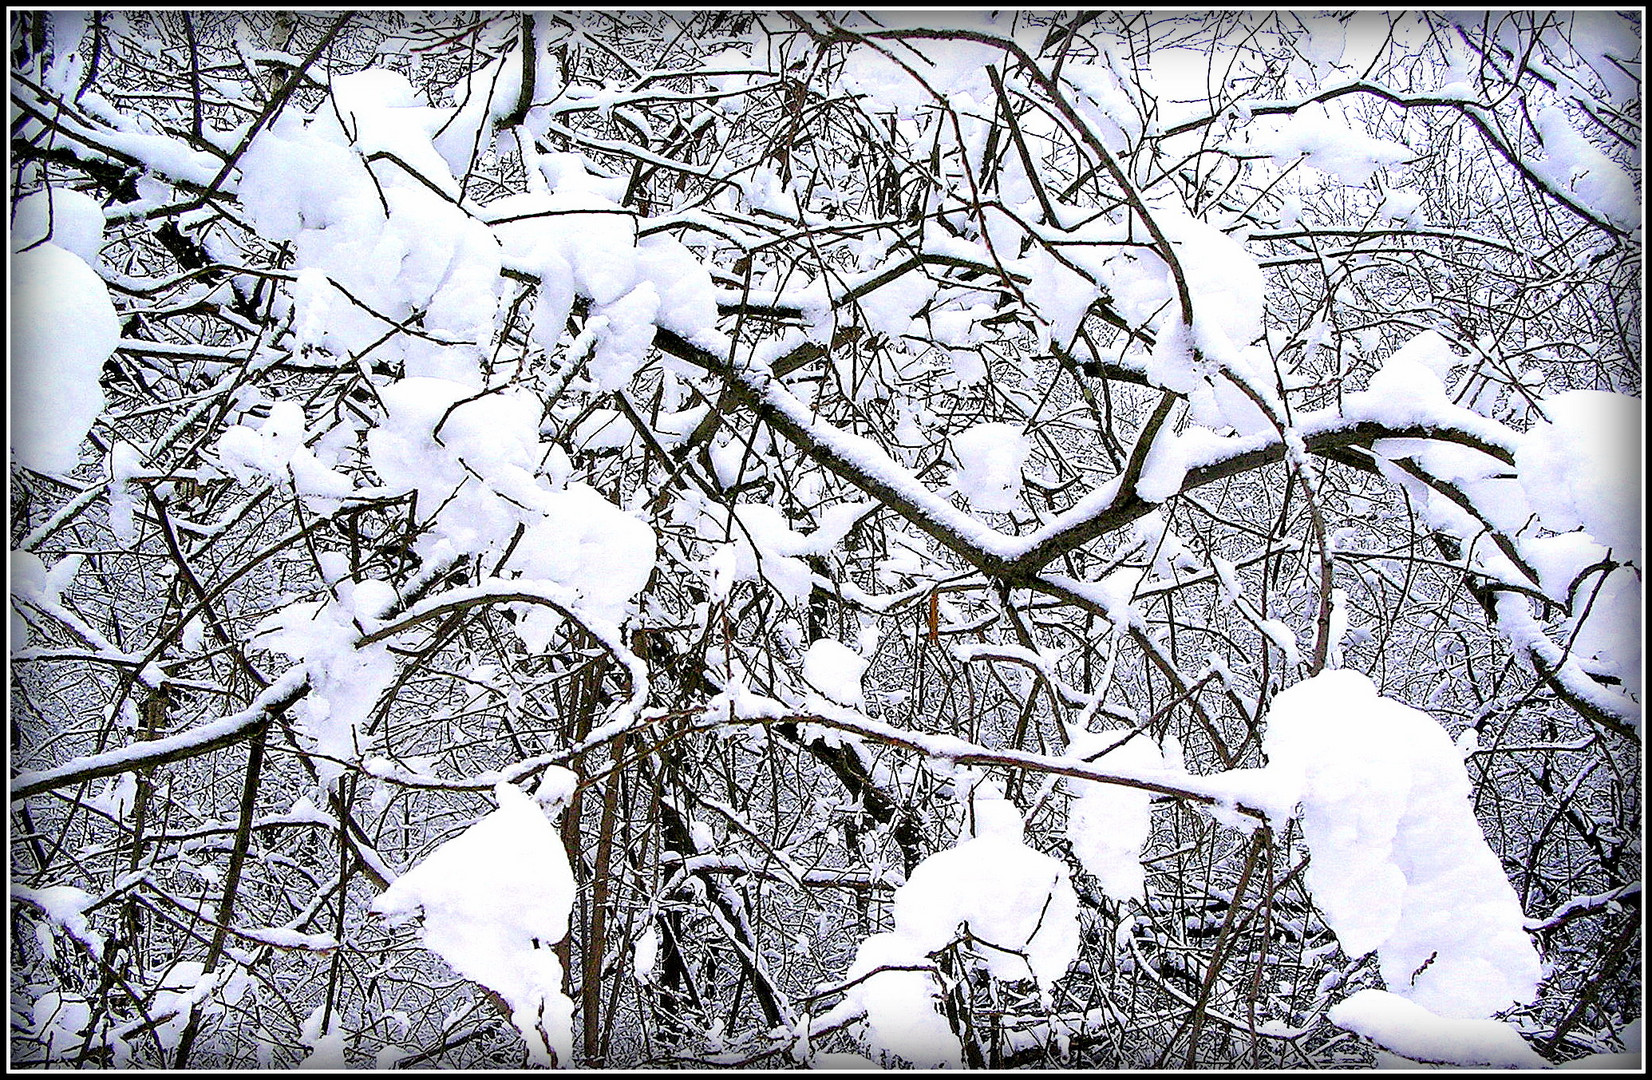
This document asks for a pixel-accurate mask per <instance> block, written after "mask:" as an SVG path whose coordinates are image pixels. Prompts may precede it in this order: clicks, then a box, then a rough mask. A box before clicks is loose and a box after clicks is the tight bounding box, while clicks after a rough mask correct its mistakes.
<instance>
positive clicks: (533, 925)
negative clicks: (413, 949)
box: [370, 783, 574, 1066]
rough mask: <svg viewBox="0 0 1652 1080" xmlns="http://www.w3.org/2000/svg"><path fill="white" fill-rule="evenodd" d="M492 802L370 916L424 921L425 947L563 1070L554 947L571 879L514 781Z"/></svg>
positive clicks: (566, 1043) (563, 856) (538, 814)
mask: <svg viewBox="0 0 1652 1080" xmlns="http://www.w3.org/2000/svg"><path fill="white" fill-rule="evenodd" d="M494 795H495V797H496V798H497V799H498V800H499V809H497V810H495V811H493V812H492V813H490V814H487V815H486V816H484V817H483V818H482V819H481V820H480V821H478V822H476V824H474V825H472V826H471V827H470V828H468V829H466V830H465V831H464V832H462V833H460V834H459V835H458V836H457V837H455V838H453V839H452V840H449V841H447V842H446V843H444V844H442V845H441V846H440V847H438V848H437V849H436V850H435V851H433V852H431V853H430V854H429V855H428V856H426V857H425V859H424V861H423V862H421V863H419V864H418V865H417V866H415V867H413V869H411V870H409V871H408V872H407V873H405V874H403V875H402V876H401V877H399V878H397V879H396V880H395V881H393V882H391V884H390V887H389V888H387V889H386V890H385V891H384V892H382V893H380V894H379V897H378V899H377V900H375V901H373V906H372V907H371V909H370V910H371V911H372V912H373V913H374V914H377V915H380V916H383V917H384V918H385V919H386V920H388V921H389V922H390V923H392V924H399V923H404V922H407V921H408V920H410V919H413V918H415V917H417V916H419V915H421V914H422V915H423V917H424V919H423V923H422V925H421V928H420V932H421V936H422V938H423V940H424V944H425V946H426V947H427V948H429V949H430V950H431V951H433V952H435V953H437V954H438V955H440V956H441V957H442V959H444V960H446V961H447V962H448V964H449V965H451V966H452V968H453V970H454V971H456V972H458V973H459V974H460V975H462V976H464V977H465V978H467V979H472V980H474V981H476V982H479V983H481V984H482V985H483V986H486V987H487V988H488V989H490V990H492V991H493V992H494V993H496V994H498V995H499V996H500V997H501V998H503V999H504V1000H505V1002H506V1003H507V1004H508V1005H509V1006H510V1007H511V1022H512V1023H513V1024H515V1025H516V1027H517V1030H519V1031H520V1032H521V1033H522V1037H523V1038H524V1039H525V1040H526V1041H527V1044H528V1050H529V1053H530V1054H531V1055H532V1060H533V1061H534V1062H535V1063H537V1064H540V1065H549V1066H555V1065H557V1064H559V1063H560V1064H567V1063H568V1061H569V1060H570V1058H571V1057H572V1054H573V1013H574V1004H573V1002H572V1001H570V1000H569V999H568V998H567V996H566V995H564V994H563V993H562V965H561V964H560V963H559V962H558V961H557V958H556V952H555V951H554V949H555V946H556V943H557V942H559V941H561V940H562V939H563V938H564V937H566V936H567V934H568V914H569V912H570V911H571V910H572V907H573V902H574V877H573V872H572V871H571V870H570V869H569V866H568V854H567V851H566V850H565V849H564V848H563V846H562V837H561V835H560V834H559V833H558V832H557V830H556V827H555V826H553V825H552V824H551V822H550V820H549V819H547V818H546V816H545V813H544V811H542V810H541V809H540V807H539V805H538V804H536V803H535V801H534V800H533V799H532V798H531V797H529V796H528V795H527V794H525V793H524V792H522V791H520V790H519V789H517V788H516V787H513V786H512V785H510V784H508V783H501V784H500V785H499V786H498V787H497V788H495V789H494Z"/></svg>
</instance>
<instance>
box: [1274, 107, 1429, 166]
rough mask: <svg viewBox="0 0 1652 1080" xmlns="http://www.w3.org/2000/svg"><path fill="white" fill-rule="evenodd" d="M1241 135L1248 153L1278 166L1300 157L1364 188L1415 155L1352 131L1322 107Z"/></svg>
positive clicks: (1399, 145) (1401, 145)
mask: <svg viewBox="0 0 1652 1080" xmlns="http://www.w3.org/2000/svg"><path fill="white" fill-rule="evenodd" d="M1247 134H1248V139H1249V144H1250V146H1249V149H1250V150H1251V152H1253V153H1261V154H1266V155H1268V156H1269V157H1271V158H1273V159H1274V161H1276V162H1277V163H1278V164H1279V165H1280V166H1281V167H1288V166H1289V165H1291V164H1292V163H1293V162H1295V161H1297V160H1298V159H1303V158H1305V159H1307V163H1308V164H1309V165H1311V166H1313V167H1314V168H1316V169H1319V170H1321V171H1322V172H1327V173H1330V174H1331V175H1332V176H1335V177H1336V178H1337V179H1339V180H1341V181H1343V182H1344V183H1348V184H1365V183H1367V182H1368V181H1369V180H1370V179H1371V176H1372V174H1373V173H1375V172H1376V171H1377V170H1378V169H1380V168H1383V167H1384V166H1387V165H1397V164H1399V163H1400V162H1402V161H1409V160H1410V159H1411V158H1413V157H1415V156H1416V154H1415V153H1414V152H1413V151H1412V150H1411V148H1410V147H1409V146H1406V145H1405V144H1404V143H1397V142H1393V141H1391V140H1389V139H1379V138H1377V137H1375V136H1373V135H1371V134H1369V133H1367V132H1364V131H1360V130H1357V129H1356V128H1355V127H1353V126H1352V125H1350V124H1349V123H1348V122H1347V119H1346V118H1345V117H1344V118H1339V117H1337V116H1335V115H1333V114H1332V112H1331V111H1330V110H1328V109H1327V108H1326V107H1325V106H1324V105H1323V104H1314V105H1307V106H1304V107H1303V108H1300V109H1298V110H1297V111H1296V112H1295V113H1293V114H1291V117H1290V119H1288V120H1285V121H1284V122H1282V123H1280V122H1277V121H1275V122H1271V123H1268V122H1258V123H1253V125H1252V127H1251V129H1250V130H1249V132H1248V133H1247Z"/></svg>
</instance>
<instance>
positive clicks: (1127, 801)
mask: <svg viewBox="0 0 1652 1080" xmlns="http://www.w3.org/2000/svg"><path fill="white" fill-rule="evenodd" d="M1123 737H1124V733H1121V732H1118V731H1099V732H1093V731H1085V732H1080V733H1078V734H1077V735H1076V736H1075V737H1074V738H1073V740H1072V741H1071V742H1070V743H1069V744H1068V747H1067V755H1068V756H1069V757H1076V758H1079V759H1081V760H1086V761H1092V762H1093V763H1094V764H1096V765H1097V766H1099V767H1101V768H1104V769H1111V768H1117V769H1119V770H1121V771H1122V772H1125V773H1130V772H1132V771H1134V770H1137V769H1162V768H1164V767H1165V760H1164V755H1163V754H1162V753H1160V752H1159V748H1158V747H1157V746H1154V745H1153V743H1152V742H1151V741H1149V740H1148V739H1147V738H1146V737H1145V736H1137V737H1135V738H1131V739H1129V740H1128V741H1125V742H1124V743H1123V744H1122V745H1118V744H1119V740H1120V739H1121V738H1123ZM1115 746H1116V748H1115V749H1109V748H1110V747H1115ZM1103 751H1105V754H1103ZM1096 755H1102V756H1096ZM1065 783H1066V784H1067V787H1068V789H1069V790H1070V791H1072V793H1073V796H1074V798H1073V801H1072V805H1071V806H1070V807H1069V808H1068V810H1067V840H1068V842H1069V843H1071V844H1072V845H1073V854H1074V855H1076V856H1078V861H1079V862H1080V863H1082V864H1083V865H1084V869H1086V870H1088V871H1089V872H1090V873H1091V874H1092V875H1094V876H1095V878H1096V882H1097V884H1099V885H1100V886H1101V891H1102V892H1104V893H1106V894H1107V895H1108V896H1110V897H1112V898H1113V899H1114V900H1117V901H1120V902H1122V901H1125V900H1143V899H1145V898H1146V895H1147V874H1146V871H1144V870H1143V869H1142V864H1141V852H1142V847H1143V846H1144V845H1145V844H1146V843H1147V834H1148V830H1149V828H1150V827H1151V825H1152V820H1153V818H1152V798H1153V794H1152V792H1149V791H1142V790H1140V789H1138V788H1133V787H1126V786H1124V785H1123V784H1103V783H1098V782H1096V781H1092V780H1075V779H1072V778H1070V777H1069V778H1068V779H1067V780H1066V781H1065Z"/></svg>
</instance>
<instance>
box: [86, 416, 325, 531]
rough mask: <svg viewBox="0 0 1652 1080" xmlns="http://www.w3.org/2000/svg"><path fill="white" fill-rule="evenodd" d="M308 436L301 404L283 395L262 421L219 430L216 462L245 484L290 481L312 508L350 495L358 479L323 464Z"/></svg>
mask: <svg viewBox="0 0 1652 1080" xmlns="http://www.w3.org/2000/svg"><path fill="white" fill-rule="evenodd" d="M304 442H305V439H304V409H303V407H302V406H301V405H299V404H298V403H297V402H293V401H280V402H276V403H275V404H274V405H272V406H271V407H270V415H269V416H268V417H267V418H265V420H264V421H263V422H262V423H261V424H260V425H259V426H258V427H256V428H254V427H252V426H250V425H248V424H236V425H235V426H234V427H231V428H229V429H228V430H226V431H225V432H224V433H223V435H221V436H219V438H218V444H217V447H216V449H217V453H218V463H219V465H221V466H222V467H223V468H224V469H225V470H226V471H228V472H229V473H230V474H231V475H232V476H234V477H235V478H236V480H238V481H239V482H240V483H242V484H247V483H251V482H252V481H253V479H254V478H256V477H258V476H267V477H269V478H270V479H271V480H273V481H274V482H276V483H277V484H281V485H283V486H286V485H289V484H290V485H291V486H292V487H293V489H294V490H295V491H297V492H298V494H299V495H302V496H304V497H305V501H306V503H307V504H308V505H310V506H311V507H312V508H320V507H325V506H327V505H329V504H330V505H332V506H336V505H337V502H336V500H339V499H343V498H347V497H348V496H349V495H350V494H351V493H352V492H353V491H354V485H352V484H351V483H350V478H349V477H347V476H345V475H344V474H343V473H340V472H337V471H335V470H334V469H332V468H330V467H328V466H327V465H325V464H323V463H322V461H321V459H320V458H318V457H316V455H315V452H314V451H313V450H311V449H310V448H309V447H308V446H306V445H304ZM116 449H117V450H118V449H119V447H118V446H117V448H116Z"/></svg>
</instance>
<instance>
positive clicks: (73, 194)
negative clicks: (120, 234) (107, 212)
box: [11, 187, 104, 267]
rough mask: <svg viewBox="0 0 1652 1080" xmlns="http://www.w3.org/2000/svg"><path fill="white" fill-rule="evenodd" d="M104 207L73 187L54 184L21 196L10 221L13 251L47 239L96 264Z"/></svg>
mask: <svg viewBox="0 0 1652 1080" xmlns="http://www.w3.org/2000/svg"><path fill="white" fill-rule="evenodd" d="M103 227H104V217H103V206H102V204H100V203H99V202H98V201H97V200H96V199H94V198H92V197H91V196H90V195H87V194H85V193H84V192H80V191H76V190H75V189H74V188H67V187H54V188H48V189H46V190H44V191H36V192H33V193H31V194H29V195H25V196H23V198H22V199H21V200H19V201H18V203H17V212H16V215H15V216H14V217H13V218H12V223H11V246H12V250H13V251H22V250H23V249H24V248H27V247H30V246H32V245H34V244H38V243H40V242H41V241H42V240H49V241H51V242H52V243H54V244H56V245H57V246H58V247H60V248H63V249H64V250H65V251H69V252H72V253H73V254H75V255H79V256H80V257H81V258H82V259H84V260H85V261H86V265H87V266H93V267H95V266H97V262H98V253H99V252H100V251H101V250H102V249H103Z"/></svg>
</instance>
